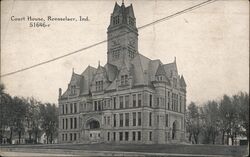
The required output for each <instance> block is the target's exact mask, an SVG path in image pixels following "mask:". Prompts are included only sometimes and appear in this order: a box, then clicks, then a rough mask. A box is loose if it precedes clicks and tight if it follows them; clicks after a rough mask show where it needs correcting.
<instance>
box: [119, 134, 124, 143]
mask: <svg viewBox="0 0 250 157" xmlns="http://www.w3.org/2000/svg"><path fill="white" fill-rule="evenodd" d="M119 137H120V141H122V140H123V132H119Z"/></svg>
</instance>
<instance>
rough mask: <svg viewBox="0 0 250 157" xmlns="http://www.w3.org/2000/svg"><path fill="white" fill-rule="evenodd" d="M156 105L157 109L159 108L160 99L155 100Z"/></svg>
mask: <svg viewBox="0 0 250 157" xmlns="http://www.w3.org/2000/svg"><path fill="white" fill-rule="evenodd" d="M156 104H157V107H159V106H160V98H159V97H158V98H157V99H156Z"/></svg>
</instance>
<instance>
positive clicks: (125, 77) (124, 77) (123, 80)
mask: <svg viewBox="0 0 250 157" xmlns="http://www.w3.org/2000/svg"><path fill="white" fill-rule="evenodd" d="M121 85H128V75H122V76H121Z"/></svg>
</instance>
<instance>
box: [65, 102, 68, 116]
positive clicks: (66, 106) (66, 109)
mask: <svg viewBox="0 0 250 157" xmlns="http://www.w3.org/2000/svg"><path fill="white" fill-rule="evenodd" d="M67 113H68V104H66V105H65V114H67Z"/></svg>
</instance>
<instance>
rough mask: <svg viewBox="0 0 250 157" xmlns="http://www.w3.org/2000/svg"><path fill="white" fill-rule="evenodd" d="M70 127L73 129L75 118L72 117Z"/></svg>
mask: <svg viewBox="0 0 250 157" xmlns="http://www.w3.org/2000/svg"><path fill="white" fill-rule="evenodd" d="M70 129H73V118H70Z"/></svg>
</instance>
